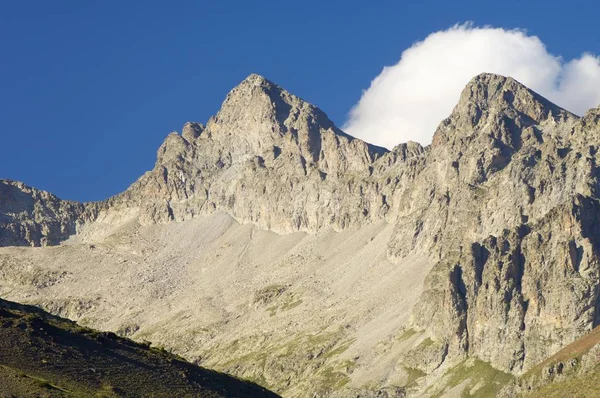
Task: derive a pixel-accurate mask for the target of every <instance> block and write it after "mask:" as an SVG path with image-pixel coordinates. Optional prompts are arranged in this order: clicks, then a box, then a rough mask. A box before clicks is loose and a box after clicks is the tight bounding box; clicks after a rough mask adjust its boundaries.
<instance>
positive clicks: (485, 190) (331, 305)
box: [0, 74, 600, 396]
mask: <svg viewBox="0 0 600 398" xmlns="http://www.w3.org/2000/svg"><path fill="white" fill-rule="evenodd" d="M599 143H600V108H597V109H592V110H590V111H589V112H588V113H587V114H586V115H584V116H583V117H578V116H576V115H573V114H571V113H570V112H568V111H566V110H564V109H561V108H560V107H558V106H556V105H554V104H552V103H550V102H549V101H548V100H547V99H545V98H543V97H541V96H540V95H538V94H536V93H534V92H533V91H531V90H529V89H528V88H527V87H525V86H523V85H522V84H520V83H519V82H517V81H515V80H514V79H512V78H507V77H503V76H498V75H492V74H482V75H479V76H476V77H475V78H473V79H472V80H471V82H469V84H468V85H467V86H466V87H465V89H464V90H463V92H462V94H461V97H460V100H459V102H458V104H457V105H456V107H455V108H454V110H453V112H452V113H451V115H450V116H449V117H448V118H447V119H445V120H443V121H442V122H441V123H440V125H439V127H438V128H437V130H436V132H435V134H434V138H433V141H432V144H431V145H429V146H427V147H422V146H421V145H419V144H417V143H412V142H409V143H406V144H401V145H398V146H397V147H396V148H394V149H393V150H392V151H387V150H385V149H382V148H379V147H375V146H372V145H369V144H367V143H365V142H363V141H361V140H358V139H355V138H353V137H350V136H348V135H347V134H345V133H343V132H342V131H341V130H339V129H338V128H336V127H335V126H334V124H333V123H332V122H331V121H330V120H329V119H328V118H327V116H326V115H325V114H324V113H323V112H322V111H320V110H319V109H318V108H316V107H314V106H313V105H310V104H308V103H307V102H305V101H303V100H302V99H300V98H298V97H296V96H294V95H292V94H290V93H288V92H287V91H286V90H284V89H283V88H281V87H279V86H277V85H276V84H274V83H272V82H270V81H268V80H267V79H264V78H263V77H261V76H258V75H251V76H249V77H248V78H247V79H246V80H244V81H243V82H242V83H241V84H240V85H239V86H238V87H236V88H234V89H233V90H232V91H231V92H230V93H229V94H228V96H227V98H226V99H225V101H224V103H223V105H222V107H221V109H220V111H219V112H218V113H217V114H216V115H215V116H214V117H213V118H211V119H210V120H209V121H208V123H207V124H206V126H204V125H202V124H200V123H187V124H186V125H185V126H184V127H183V130H182V133H181V134H178V133H171V134H169V135H168V137H167V138H166V140H165V142H164V143H163V144H162V145H161V147H160V148H159V150H158V154H157V161H156V164H155V166H154V168H153V169H152V170H151V171H149V172H147V173H145V174H144V175H143V176H142V177H140V179H138V180H137V181H136V182H135V183H134V184H132V185H131V187H129V188H128V189H127V190H126V191H125V192H123V193H121V194H119V195H117V196H114V197H112V198H109V199H107V200H106V201H103V202H94V203H83V204H79V203H72V202H65V201H61V200H60V199H58V198H56V197H54V196H52V195H50V194H48V193H45V192H41V191H37V190H35V189H33V188H29V187H26V186H25V185H23V184H21V183H15V182H11V181H2V183H1V184H0V189H1V190H0V193H2V195H3V196H5V197H6V198H7V199H4V197H1V196H0V214H1V215H0V237H2V239H0V243H1V244H2V245H4V246H7V247H4V248H0V295H2V296H3V297H6V298H10V299H12V300H16V301H20V302H27V303H32V304H36V305H39V306H41V307H42V308H44V309H46V310H48V311H50V312H52V313H54V314H58V315H61V316H64V317H67V318H70V319H74V320H78V321H79V322H83V323H84V324H86V325H90V326H93V327H96V328H99V329H102V330H111V331H114V332H116V333H118V334H121V335H124V336H130V337H132V338H134V339H148V340H150V341H152V342H154V343H157V344H161V345H165V346H167V347H169V349H172V350H173V351H174V352H176V353H178V354H179V355H182V356H183V357H185V358H187V359H189V360H193V361H197V362H199V363H201V364H202V365H203V366H204V365H205V366H209V367H212V368H215V369H218V370H221V371H225V372H228V373H231V374H234V375H237V376H241V377H244V378H249V379H251V380H253V381H256V382H258V383H259V384H262V385H264V386H266V387H269V388H271V389H272V390H274V391H276V392H278V393H280V394H282V395H285V396H305V395H307V394H317V395H321V396H327V395H335V394H341V396H345V395H347V394H350V393H353V394H356V395H359V396H369V395H370V394H371V395H373V394H380V395H381V396H385V395H387V396H404V395H409V396H410V395H416V396H422V395H436V394H443V393H445V392H446V393H450V392H449V391H454V392H456V391H455V390H456V389H460V388H462V389H463V390H464V389H466V388H467V387H468V388H469V390H468V391H470V394H475V393H477V391H479V392H480V393H483V392H484V391H485V392H486V394H493V393H497V392H499V391H500V390H501V389H502V388H503V386H505V385H507V384H510V383H511V382H512V381H514V380H515V378H516V377H519V376H520V375H522V374H525V373H526V372H527V371H529V370H530V369H532V368H533V367H535V366H536V365H537V364H538V363H540V362H542V361H543V360H545V359H546V358H548V357H550V356H551V355H553V354H555V353H556V352H558V351H559V350H560V349H562V348H563V347H564V346H566V345H567V344H569V343H571V342H573V341H575V340H577V339H578V338H580V337H582V336H584V335H585V334H586V333H588V332H590V331H591V330H592V329H593V328H594V327H596V326H597V325H598V324H600V315H599V314H600V311H599V308H600V301H599V299H598V297H599V293H600V284H599V278H600V266H599V258H598V253H599V251H598V249H599V248H600V246H599V244H600V241H599V240H598V238H597V237H598V236H600V234H599V232H600V231H598V228H599V227H598V225H600V224H599V222H598V221H599V216H600V206H599V205H600V203H599V202H598V199H599V195H598V187H599V182H598V178H597V176H598V175H599V173H598V169H597V166H596V164H597V160H598V155H597V148H598V145H599ZM4 192H8V194H4ZM21 203H22V204H21ZM9 245H12V246H11V247H8V246H9ZM19 245H20V246H46V247H41V248H28V247H15V246H19ZM468 380H469V381H468ZM475 381H477V382H475ZM469 383H470V384H469ZM361 394H362V395H361Z"/></svg>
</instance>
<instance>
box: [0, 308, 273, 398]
mask: <svg viewBox="0 0 600 398" xmlns="http://www.w3.org/2000/svg"><path fill="white" fill-rule="evenodd" d="M0 326H1V327H0V391H1V392H2V394H4V395H6V396H24V397H25V396H41V397H47V396H52V397H54V396H57V397H60V396H75V397H115V396H181V397H186V396H203V397H222V396H232V395H235V396H238V395H241V396H246V397H254V396H262V397H275V396H276V395H275V394H273V393H271V392H269V391H267V390H265V389H264V388H262V387H260V386H257V385H254V384H251V383H247V382H243V381H241V380H239V379H236V378H233V377H231V376H227V375H225V374H222V373H218V372H215V371H211V370H207V369H204V368H201V367H198V366H194V365H192V364H190V363H187V362H185V361H184V360H183V359H182V358H180V357H178V356H176V355H172V354H170V353H169V352H167V351H166V350H164V349H160V348H158V349H157V348H148V347H147V346H146V345H143V344H138V343H135V342H133V341H131V340H128V339H124V338H120V337H118V336H117V335H115V334H114V333H110V332H99V331H95V330H92V329H88V328H84V327H81V326H78V325H77V324H75V323H74V322H71V321H68V320H66V319H62V318H59V317H55V316H52V315H50V314H48V313H45V312H43V311H41V310H40V309H38V308H35V307H31V306H24V305H20V304H16V303H11V302H8V301H5V300H2V299H0Z"/></svg>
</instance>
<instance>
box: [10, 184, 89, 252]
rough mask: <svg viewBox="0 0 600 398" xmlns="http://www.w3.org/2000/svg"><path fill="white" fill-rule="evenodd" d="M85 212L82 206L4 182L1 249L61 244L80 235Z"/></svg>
mask: <svg viewBox="0 0 600 398" xmlns="http://www.w3.org/2000/svg"><path fill="white" fill-rule="evenodd" d="M83 212H84V206H83V205H82V204H79V203H75V202H69V201H64V200H60V199H58V198H57V197H56V196H54V195H52V194H50V193H48V192H45V191H40V190H37V189H35V188H31V187H28V186H27V185H25V184H23V183H21V182H16V181H9V180H0V246H46V245H57V244H58V243H59V242H60V241H62V240H64V239H66V238H67V237H69V236H70V235H73V234H74V233H75V232H76V223H77V220H78V219H79V217H80V215H81V214H82V213H83Z"/></svg>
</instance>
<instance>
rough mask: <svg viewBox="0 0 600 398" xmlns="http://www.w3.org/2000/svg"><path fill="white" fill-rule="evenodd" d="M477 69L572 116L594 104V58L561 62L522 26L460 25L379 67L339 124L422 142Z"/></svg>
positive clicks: (385, 138)
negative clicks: (537, 95) (510, 79)
mask: <svg viewBox="0 0 600 398" xmlns="http://www.w3.org/2000/svg"><path fill="white" fill-rule="evenodd" d="M482 72H489V73H497V74H501V75H504V76H511V77H513V78H515V79H517V80H518V81H520V82H521V83H523V84H525V85H526V86H528V87H529V88H531V89H532V90H534V91H536V92H538V93H540V94H541V95H543V96H545V97H546V98H548V99H549V100H551V101H553V102H555V103H556V104H558V105H560V106H562V107H564V108H566V109H568V110H570V111H571V112H574V113H576V114H579V115H581V114H583V113H584V112H585V111H586V110H587V109H589V108H591V107H595V106H598V105H600V58H598V57H596V56H594V55H592V54H583V55H582V56H581V57H580V58H577V59H573V60H570V61H568V62H565V61H564V60H563V59H562V58H560V57H558V56H555V55H552V54H550V53H549V52H548V51H547V50H546V47H545V46H544V43H542V41H541V40H540V39H539V38H537V37H535V36H528V35H527V33H526V32H525V31H523V30H505V29H498V28H490V27H484V28H477V27H473V26H472V25H471V24H464V25H456V26H454V27H452V28H450V29H448V30H445V31H440V32H436V33H432V34H431V35H429V36H428V37H427V38H426V39H425V40H423V41H422V42H419V43H415V44H414V45H413V46H412V47H410V48H409V49H407V50H405V51H404V52H403V53H402V56H401V59H400V61H399V62H398V63H397V64H396V65H394V66H389V67H385V68H383V71H382V72H381V74H380V75H379V76H377V77H376V78H375V79H374V80H373V81H372V82H371V86H370V87H369V88H368V89H367V90H366V91H364V92H363V95H362V97H361V99H360V101H359V102H358V103H357V104H356V105H355V106H354V107H353V109H352V110H351V111H350V114H349V119H348V121H347V122H346V124H345V126H344V130H345V131H346V132H348V133H349V134H351V135H353V136H355V137H358V138H361V139H363V140H365V141H367V142H371V143H374V144H377V145H381V146H385V147H388V148H392V147H393V146H395V145H397V144H399V143H402V142H406V141H409V140H412V141H417V142H420V143H421V144H429V143H430V142H431V138H432V136H433V133H434V131H435V128H436V127H437V125H438V124H439V122H440V121H441V120H442V119H444V118H445V117H447V116H448V115H450V113H451V112H452V109H453V107H454V105H456V103H457V102H458V99H459V97H460V93H461V91H462V89H463V88H464V86H465V85H466V84H467V83H468V82H469V80H470V79H471V78H472V77H473V76H475V75H477V74H479V73H482Z"/></svg>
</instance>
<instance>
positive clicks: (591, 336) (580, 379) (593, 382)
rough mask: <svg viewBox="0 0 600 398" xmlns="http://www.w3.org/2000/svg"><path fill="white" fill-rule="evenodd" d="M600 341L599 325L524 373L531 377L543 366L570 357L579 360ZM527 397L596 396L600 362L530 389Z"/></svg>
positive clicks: (569, 358) (565, 360) (599, 376)
mask: <svg viewBox="0 0 600 398" xmlns="http://www.w3.org/2000/svg"><path fill="white" fill-rule="evenodd" d="M599 343H600V327H596V328H595V329H594V330H592V331H591V332H590V333H588V334H586V335H585V336H583V337H581V338H580V339H578V340H576V341H574V342H573V343H571V344H569V345H567V346H566V347H564V348H563V349H562V350H560V351H559V352H557V353H556V354H554V355H552V356H551V357H549V358H547V359H546V360H544V361H543V362H541V363H540V364H539V365H537V366H535V367H534V368H532V369H531V370H529V371H528V372H527V373H526V374H525V375H523V377H524V378H526V377H532V376H536V375H540V374H541V373H542V371H543V369H544V368H547V367H549V366H552V365H555V364H558V363H561V362H562V363H566V362H568V361H570V360H572V359H575V360H577V362H579V361H580V360H581V357H582V356H583V355H584V354H586V353H587V352H588V351H590V350H591V349H592V348H593V347H594V346H596V345H597V344H599ZM527 396H528V397H532V398H533V397H544V398H551V397H561V398H562V397H598V396H600V364H598V365H596V366H595V367H594V368H593V369H590V370H589V371H587V372H585V373H584V374H582V375H577V376H576V375H572V376H571V377H568V378H567V379H566V380H563V381H557V382H554V383H549V384H547V385H545V386H542V387H539V388H537V389H536V390H534V391H531V392H530V394H528V395H527Z"/></svg>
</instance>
